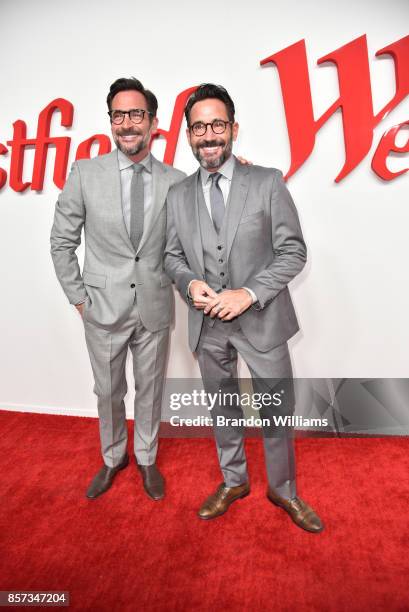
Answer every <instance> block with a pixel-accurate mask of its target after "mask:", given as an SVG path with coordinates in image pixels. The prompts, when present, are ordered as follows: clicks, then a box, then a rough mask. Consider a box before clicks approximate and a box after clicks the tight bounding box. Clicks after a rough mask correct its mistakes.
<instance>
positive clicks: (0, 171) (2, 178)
mask: <svg viewBox="0 0 409 612" xmlns="http://www.w3.org/2000/svg"><path fill="white" fill-rule="evenodd" d="M8 152H9V151H8V149H7V147H5V146H4V144H2V143H1V142H0V155H7V153H8ZM6 181H7V172H6V171H5V170H4V168H0V189H1V188H2V187H4V185H5V184H6Z"/></svg>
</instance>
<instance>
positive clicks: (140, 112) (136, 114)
mask: <svg viewBox="0 0 409 612" xmlns="http://www.w3.org/2000/svg"><path fill="white" fill-rule="evenodd" d="M145 113H148V115H151V117H153V113H151V112H150V111H148V110H144V109H143V108H131V110H129V111H122V110H113V111H109V112H108V115H109V117H110V119H111V122H112V123H115V125H121V123H123V122H124V119H125V115H128V117H129V119H130V120H131V121H132V123H142V121H143V118H144V117H145Z"/></svg>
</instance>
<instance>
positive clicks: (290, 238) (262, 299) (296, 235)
mask: <svg viewBox="0 0 409 612" xmlns="http://www.w3.org/2000/svg"><path fill="white" fill-rule="evenodd" d="M270 210H271V222H272V249H273V253H274V258H273V261H272V263H271V264H270V265H269V266H267V267H266V268H265V269H264V270H261V271H260V272H259V273H258V274H256V275H255V276H253V277H252V278H250V279H249V280H247V281H246V282H245V283H244V284H245V286H246V287H248V288H249V289H251V290H252V291H254V293H255V294H256V296H257V300H258V301H257V302H256V303H255V304H253V306H252V308H255V309H256V310H262V309H263V308H264V307H265V306H267V305H268V304H269V303H270V302H271V301H272V300H274V298H275V297H276V296H277V295H278V294H279V293H280V291H282V289H284V288H285V287H286V286H287V285H288V283H289V282H290V281H291V280H292V279H293V278H294V277H295V276H296V275H297V274H299V272H301V270H302V269H303V267H304V266H305V262H306V261H307V248H306V245H305V242H304V239H303V235H302V232H301V226H300V222H299V219H298V214H297V210H296V208H295V204H294V202H293V199H292V197H291V195H290V192H289V191H288V189H287V187H286V186H285V183H284V180H283V178H282V173H281V172H280V171H276V172H275V177H274V184H273V187H272V194H271V200H270Z"/></svg>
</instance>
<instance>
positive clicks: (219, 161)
mask: <svg viewBox="0 0 409 612" xmlns="http://www.w3.org/2000/svg"><path fill="white" fill-rule="evenodd" d="M204 147H224V148H223V149H222V152H221V153H220V155H219V156H218V157H213V158H210V159H208V158H205V157H204V156H203V155H202V151H201V149H203V148H204ZM232 147H233V138H232V137H230V139H229V140H228V142H225V141H224V140H217V139H214V140H203V141H202V142H200V143H199V144H198V145H197V146H195V147H193V146H192V151H193V155H194V156H195V157H196V159H197V161H198V162H199V164H200V165H201V166H202V168H204V169H205V170H215V169H218V168H220V167H221V166H222V165H223V164H224V162H225V161H226V159H228V158H229V157H230V155H231V151H232Z"/></svg>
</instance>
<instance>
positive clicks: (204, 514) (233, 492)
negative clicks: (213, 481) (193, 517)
mask: <svg viewBox="0 0 409 612" xmlns="http://www.w3.org/2000/svg"><path fill="white" fill-rule="evenodd" d="M249 493H250V485H249V483H248V482H245V483H244V484H242V485H239V486H238V487H226V485H225V484H224V482H222V484H221V485H220V486H219V487H218V489H217V491H216V493H213V495H210V497H208V498H207V499H206V501H205V502H204V504H203V505H202V506H201V508H200V510H199V512H198V516H199V517H200V518H201V519H205V520H208V519H213V518H216V517H217V516H221V515H222V514H224V513H225V512H227V510H228V509H229V506H230V504H232V503H233V502H234V501H236V499H240V498H242V497H246V495H248V494H249Z"/></svg>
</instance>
